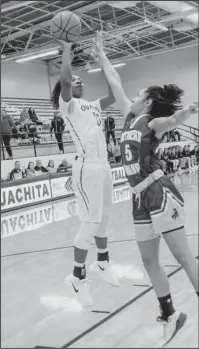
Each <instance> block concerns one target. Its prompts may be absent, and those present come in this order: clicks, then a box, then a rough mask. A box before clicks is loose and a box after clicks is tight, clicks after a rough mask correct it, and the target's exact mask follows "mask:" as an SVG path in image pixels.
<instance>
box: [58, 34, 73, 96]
mask: <svg viewBox="0 0 199 349" xmlns="http://www.w3.org/2000/svg"><path fill="white" fill-rule="evenodd" d="M61 44H62V47H63V55H62V63H61V69H60V83H61V96H62V98H63V100H64V102H68V101H69V100H70V99H71V97H72V85H71V82H72V68H71V58H70V51H71V45H72V44H71V43H68V42H64V41H61Z"/></svg>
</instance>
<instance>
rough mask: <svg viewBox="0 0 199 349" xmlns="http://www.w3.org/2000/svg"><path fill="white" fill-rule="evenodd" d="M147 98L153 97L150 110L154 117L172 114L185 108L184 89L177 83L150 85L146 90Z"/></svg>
mask: <svg viewBox="0 0 199 349" xmlns="http://www.w3.org/2000/svg"><path fill="white" fill-rule="evenodd" d="M146 93H147V99H152V101H153V102H152V106H151V110H150V114H151V116H153V117H154V118H159V117H163V116H164V117H165V116H171V115H172V114H174V113H175V112H176V111H177V110H180V109H182V108H183V106H182V101H181V97H182V96H183V94H184V91H183V90H181V89H180V88H179V87H178V86H177V85H174V84H171V85H164V87H163V88H162V87H160V86H150V87H148V88H147V90H146Z"/></svg>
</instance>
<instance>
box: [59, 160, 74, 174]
mask: <svg viewBox="0 0 199 349" xmlns="http://www.w3.org/2000/svg"><path fill="white" fill-rule="evenodd" d="M70 169H71V165H70V164H68V162H67V161H66V159H63V160H62V163H61V164H60V165H59V166H58V168H57V172H59V173H63V172H69V171H70Z"/></svg>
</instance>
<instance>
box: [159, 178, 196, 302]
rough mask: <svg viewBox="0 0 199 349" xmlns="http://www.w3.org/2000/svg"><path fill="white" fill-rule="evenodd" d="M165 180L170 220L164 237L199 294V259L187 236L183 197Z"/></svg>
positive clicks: (168, 217)
mask: <svg viewBox="0 0 199 349" xmlns="http://www.w3.org/2000/svg"><path fill="white" fill-rule="evenodd" d="M164 181H165V183H164V186H165V188H167V190H169V194H168V200H169V210H168V215H167V216H166V219H167V220H168V221H170V222H168V223H167V227H168V229H167V230H165V231H164V232H163V237H164V240H165V241H166V243H167V245H168V247H169V249H170V251H171V253H172V254H173V256H174V257H175V259H176V260H177V261H178V263H179V264H180V265H181V266H182V267H183V269H184V270H185V272H186V274H187V276H188V278H189V279H190V281H191V283H192V285H193V287H194V289H195V291H196V292H197V295H198V261H197V260H196V258H195V257H194V256H193V253H192V252H191V250H190V247H189V244H188V240H187V237H186V231H185V228H184V215H185V213H184V209H183V207H184V203H183V198H182V197H181V195H180V193H179V192H178V190H177V188H176V187H175V186H174V184H173V183H172V182H171V181H170V180H169V179H165V180H164Z"/></svg>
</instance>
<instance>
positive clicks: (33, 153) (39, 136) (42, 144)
mask: <svg viewBox="0 0 199 349" xmlns="http://www.w3.org/2000/svg"><path fill="white" fill-rule="evenodd" d="M62 135H63V136H62V139H63V144H64V145H67V146H70V148H71V146H72V149H71V150H69V152H72V151H75V146H74V143H73V141H72V139H71V136H70V133H69V132H68V131H65V132H62ZM3 136H5V134H1V152H2V159H3V160H5V158H6V156H5V150H6V147H5V145H4V143H3ZM10 147H11V149H12V152H13V153H15V154H17V153H20V155H19V156H13V157H14V158H21V157H37V156H41V155H52V154H53V153H54V154H57V152H56V148H58V142H57V140H56V138H55V136H54V134H52V137H51V133H50V132H49V131H46V132H44V131H43V132H34V133H31V132H28V133H26V134H21V133H18V135H11V140H10ZM22 150H23V156H22V154H21V151H22Z"/></svg>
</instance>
